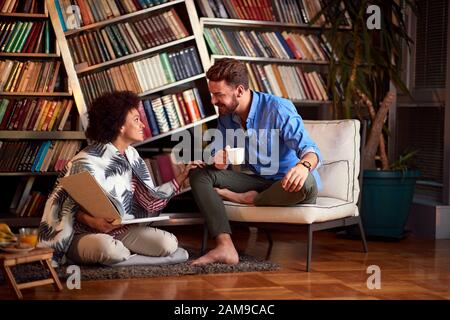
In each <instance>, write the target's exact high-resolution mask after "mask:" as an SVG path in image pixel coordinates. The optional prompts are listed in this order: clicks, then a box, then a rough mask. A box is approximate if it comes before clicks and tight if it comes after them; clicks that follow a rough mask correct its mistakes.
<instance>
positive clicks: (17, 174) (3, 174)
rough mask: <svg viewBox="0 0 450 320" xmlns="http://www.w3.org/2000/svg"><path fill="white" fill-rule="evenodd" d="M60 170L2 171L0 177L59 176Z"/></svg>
mask: <svg viewBox="0 0 450 320" xmlns="http://www.w3.org/2000/svg"><path fill="white" fill-rule="evenodd" d="M57 175H59V172H29V171H24V172H0V177H22V176H57Z"/></svg>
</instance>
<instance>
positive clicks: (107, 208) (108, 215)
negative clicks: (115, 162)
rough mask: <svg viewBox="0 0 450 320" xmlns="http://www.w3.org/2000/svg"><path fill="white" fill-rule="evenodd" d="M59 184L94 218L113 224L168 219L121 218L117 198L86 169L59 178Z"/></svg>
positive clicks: (163, 217) (164, 218)
mask: <svg viewBox="0 0 450 320" xmlns="http://www.w3.org/2000/svg"><path fill="white" fill-rule="evenodd" d="M60 184H61V186H62V188H63V189H64V190H66V191H67V193H68V194H69V195H70V196H71V197H72V198H73V200H75V202H77V203H78V204H79V205H80V206H81V207H82V208H83V209H84V210H86V212H87V213H89V214H90V215H92V216H94V217H96V218H104V219H107V220H112V221H113V222H112V224H114V225H119V224H134V223H142V222H154V221H161V220H168V219H170V218H169V217H168V216H156V217H149V218H140V219H122V216H123V214H121V211H120V207H119V206H118V204H117V203H116V202H115V201H117V200H115V199H114V198H112V197H111V196H109V195H108V194H107V193H106V192H105V191H104V190H103V188H102V187H101V186H100V185H99V184H98V182H97V180H95V178H94V177H93V176H92V175H91V174H90V173H89V172H87V171H85V172H81V173H78V174H74V175H70V176H67V177H63V178H61V179H60Z"/></svg>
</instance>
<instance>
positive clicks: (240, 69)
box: [206, 58, 248, 90]
mask: <svg viewBox="0 0 450 320" xmlns="http://www.w3.org/2000/svg"><path fill="white" fill-rule="evenodd" d="M206 78H207V79H208V80H211V81H222V80H225V82H226V83H227V84H229V85H232V86H238V85H243V86H244V89H245V90H247V89H248V72H247V68H246V67H245V64H244V63H243V62H241V61H239V60H236V59H232V58H223V59H218V60H216V62H215V63H214V65H213V66H211V68H209V70H208V72H207V73H206Z"/></svg>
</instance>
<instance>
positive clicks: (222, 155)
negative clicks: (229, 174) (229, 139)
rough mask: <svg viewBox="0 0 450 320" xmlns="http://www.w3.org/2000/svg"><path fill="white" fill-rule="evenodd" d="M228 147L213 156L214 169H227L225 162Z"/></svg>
mask: <svg viewBox="0 0 450 320" xmlns="http://www.w3.org/2000/svg"><path fill="white" fill-rule="evenodd" d="M230 148H231V147H230V146H226V147H225V149H222V150H219V151H217V152H216V155H215V156H214V166H215V167H216V169H219V170H224V169H226V168H227V167H228V164H227V160H228V153H227V151H228V149H230Z"/></svg>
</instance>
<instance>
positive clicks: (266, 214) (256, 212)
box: [224, 197, 359, 224]
mask: <svg viewBox="0 0 450 320" xmlns="http://www.w3.org/2000/svg"><path fill="white" fill-rule="evenodd" d="M224 204H225V210H226V212H227V215H228V219H229V220H230V221H240V222H269V223H292V224H311V223H314V222H324V221H330V220H335V219H339V218H344V217H352V216H357V215H358V214H359V213H358V207H357V206H356V204H355V203H352V202H347V201H343V200H340V199H336V198H328V197H318V198H317V203H316V204H299V205H296V206H289V207H256V206H250V205H244V204H238V203H234V202H230V201H224Z"/></svg>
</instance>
